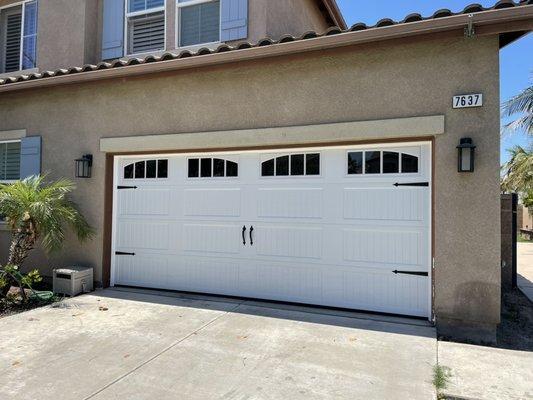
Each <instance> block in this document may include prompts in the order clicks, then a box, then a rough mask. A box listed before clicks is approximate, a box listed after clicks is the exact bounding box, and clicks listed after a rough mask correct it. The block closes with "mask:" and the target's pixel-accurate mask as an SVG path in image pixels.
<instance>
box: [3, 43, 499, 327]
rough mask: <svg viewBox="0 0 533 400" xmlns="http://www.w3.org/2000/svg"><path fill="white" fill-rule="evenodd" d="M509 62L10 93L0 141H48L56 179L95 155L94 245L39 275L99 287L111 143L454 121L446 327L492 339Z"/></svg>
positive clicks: (356, 61) (198, 75) (404, 55)
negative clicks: (12, 137)
mask: <svg viewBox="0 0 533 400" xmlns="http://www.w3.org/2000/svg"><path fill="white" fill-rule="evenodd" d="M498 51H499V50H498V39H497V38H496V37H483V38H475V39H470V40H468V39H462V38H461V39H439V40H437V39H435V40H432V41H420V42H416V41H410V42H403V43H402V42H386V43H373V44H369V45H364V46H359V47H352V48H343V49H336V50H330V51H322V52H318V53H317V52H315V53H307V54H300V55H294V56H291V57H284V58H273V59H270V60H261V61H253V62H246V63H240V64H234V65H226V66H218V67H210V68H205V69H194V70H188V71H182V72H176V73H167V74H164V75H160V76H152V77H135V78H124V79H117V80H112V81H105V82H104V81H103V82H99V83H92V84H83V85H72V86H66V87H57V88H49V89H42V90H33V91H28V92H20V93H16V92H15V93H7V94H0V130H11V129H22V128H25V129H27V131H28V135H32V134H34V135H42V136H43V167H44V170H45V171H50V173H51V174H50V176H51V177H59V176H66V177H69V178H73V170H74V159H75V158H78V157H79V156H80V155H82V154H84V153H92V154H94V156H95V160H94V168H93V177H92V179H89V180H78V181H77V182H76V183H77V184H78V190H77V191H76V193H75V198H76V200H77V201H78V202H79V203H80V205H81V208H82V210H83V211H84V213H85V214H86V215H87V217H88V218H89V221H90V222H91V224H92V225H94V226H95V227H96V228H97V231H98V234H97V236H96V238H95V239H94V240H93V241H92V242H91V243H89V244H87V245H85V246H83V247H82V246H79V245H78V244H76V243H75V242H74V241H72V242H70V241H69V243H68V244H67V250H66V252H65V253H64V254H63V255H62V256H55V257H54V258H52V259H51V260H50V261H47V262H45V261H39V262H36V261H35V258H33V259H32V260H33V261H34V262H35V265H36V266H39V267H44V266H47V267H51V266H59V265H64V264H71V263H82V264H87V265H92V266H94V267H95V268H96V279H97V280H100V279H101V277H102V274H101V261H102V228H103V212H102V210H103V209H104V159H105V157H104V154H102V153H100V152H99V150H98V149H99V139H100V137H110V136H132V135H146V134H168V133H180V132H200V131H212V130H232V129H249V128H260V127H269V126H290V125H306V124H319V123H334V122H343V121H365V120H375V119H385V118H401V117H412V116H425V115H445V118H446V133H445V134H443V135H439V136H438V137H437V138H436V139H435V171H434V173H435V211H434V214H435V226H434V231H435V251H434V255H435V310H436V314H437V321H438V323H439V326H440V327H441V329H442V331H443V332H451V331H457V329H458V327H459V326H460V327H462V328H465V327H466V328H468V327H474V326H475V327H477V328H479V327H481V328H487V332H490V331H491V329H492V328H494V326H495V324H496V323H498V321H499V315H500V273H501V271H500V219H499V215H500V196H499V70H498V68H499V58H498ZM469 92H475V93H483V94H484V103H485V104H484V106H483V107H482V108H475V109H463V110H453V109H452V104H451V103H452V101H451V100H452V96H453V95H456V94H459V93H469ZM461 137H472V138H473V140H474V142H475V144H476V145H477V156H476V170H475V172H474V173H472V174H459V173H457V150H456V148H455V147H456V145H457V144H458V143H459V139H460V138H461ZM353 139H354V140H357V137H355V136H354V138H353ZM487 215H489V216H491V218H486V216H487ZM5 248H6V247H5V246H4V245H2V251H5ZM2 258H3V257H2ZM464 321H468V323H465V322H464ZM481 332H483V331H481Z"/></svg>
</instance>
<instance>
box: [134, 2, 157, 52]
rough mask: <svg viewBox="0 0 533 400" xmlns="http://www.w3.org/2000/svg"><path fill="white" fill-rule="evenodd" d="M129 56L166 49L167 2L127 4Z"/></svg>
mask: <svg viewBox="0 0 533 400" xmlns="http://www.w3.org/2000/svg"><path fill="white" fill-rule="evenodd" d="M126 35H127V40H126V43H127V54H138V53H147V52H151V51H160V50H164V49H165V0H128V1H127V2H126Z"/></svg>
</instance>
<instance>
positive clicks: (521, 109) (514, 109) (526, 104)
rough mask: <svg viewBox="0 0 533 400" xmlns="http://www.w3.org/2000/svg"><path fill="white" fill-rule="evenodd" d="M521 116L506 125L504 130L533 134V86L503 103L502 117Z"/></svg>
mask: <svg viewBox="0 0 533 400" xmlns="http://www.w3.org/2000/svg"><path fill="white" fill-rule="evenodd" d="M516 114H519V115H520V116H519V117H518V118H517V119H516V120H514V121H513V122H511V123H509V124H507V125H505V126H504V132H509V131H517V130H520V131H524V132H526V133H527V134H528V135H531V136H533V86H530V87H528V88H526V89H524V90H523V91H522V92H521V93H519V94H517V95H516V96H514V97H512V98H511V99H509V100H508V101H506V102H505V103H503V105H502V117H511V116H513V115H516Z"/></svg>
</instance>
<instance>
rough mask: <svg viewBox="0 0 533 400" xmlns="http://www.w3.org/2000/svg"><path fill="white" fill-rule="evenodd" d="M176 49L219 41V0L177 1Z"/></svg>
mask: <svg viewBox="0 0 533 400" xmlns="http://www.w3.org/2000/svg"><path fill="white" fill-rule="evenodd" d="M176 18H177V24H176V29H177V47H187V46H197V45H201V44H208V43H215V42H219V41H220V0H177V13H176Z"/></svg>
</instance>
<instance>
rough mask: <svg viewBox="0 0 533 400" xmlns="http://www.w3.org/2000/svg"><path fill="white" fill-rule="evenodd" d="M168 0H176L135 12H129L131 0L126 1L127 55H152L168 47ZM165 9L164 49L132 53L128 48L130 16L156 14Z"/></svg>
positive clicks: (125, 38)
mask: <svg viewBox="0 0 533 400" xmlns="http://www.w3.org/2000/svg"><path fill="white" fill-rule="evenodd" d="M168 1H174V0H165V3H164V5H163V6H162V7H155V8H150V9H148V10H142V11H135V12H129V11H128V8H129V7H128V6H129V0H126V1H125V2H124V54H125V57H135V56H140V55H145V56H146V55H151V54H154V53H163V52H164V51H165V50H166V49H167V2H168ZM161 11H163V19H164V25H165V27H164V29H163V31H164V35H163V36H164V37H163V47H164V48H163V50H154V51H145V52H142V53H130V52H129V51H128V50H129V49H128V47H129V35H128V32H129V25H128V21H129V19H130V18H134V17H137V16H139V15H149V14H155V13H159V12H161Z"/></svg>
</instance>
